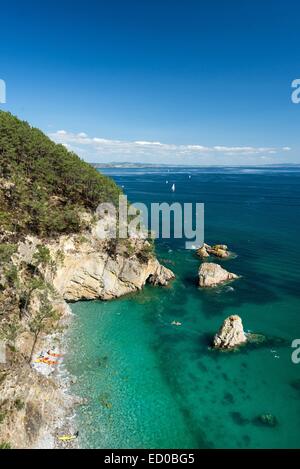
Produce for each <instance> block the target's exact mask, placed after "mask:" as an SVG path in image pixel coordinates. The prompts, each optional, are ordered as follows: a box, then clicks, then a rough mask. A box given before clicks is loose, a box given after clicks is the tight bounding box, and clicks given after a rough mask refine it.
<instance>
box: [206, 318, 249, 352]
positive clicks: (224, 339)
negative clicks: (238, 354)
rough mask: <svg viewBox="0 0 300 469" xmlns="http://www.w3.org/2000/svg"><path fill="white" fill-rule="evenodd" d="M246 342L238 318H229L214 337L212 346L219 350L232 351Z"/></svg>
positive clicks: (240, 321) (241, 324)
mask: <svg viewBox="0 0 300 469" xmlns="http://www.w3.org/2000/svg"><path fill="white" fill-rule="evenodd" d="M245 342H247V337H246V334H245V332H244V329H243V323H242V320H241V318H240V317H239V316H237V315H232V316H229V317H228V318H227V319H225V321H224V322H223V324H222V326H221V328H220V330H219V332H218V333H217V334H216V335H215V337H214V341H213V345H214V347H215V348H219V349H232V348H235V347H238V346H239V345H242V344H244V343H245Z"/></svg>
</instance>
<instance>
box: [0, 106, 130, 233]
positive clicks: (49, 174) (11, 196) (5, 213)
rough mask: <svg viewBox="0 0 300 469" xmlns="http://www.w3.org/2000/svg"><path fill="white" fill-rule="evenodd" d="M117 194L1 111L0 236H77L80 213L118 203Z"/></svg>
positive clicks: (90, 169)
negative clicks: (110, 203)
mask: <svg viewBox="0 0 300 469" xmlns="http://www.w3.org/2000/svg"><path fill="white" fill-rule="evenodd" d="M120 192H121V191H120V189H119V188H118V186H117V185H116V184H115V183H114V181H113V180H111V179H110V178H107V177H106V176H104V175H102V174H100V173H99V172H98V171H97V170H96V169H94V168H93V167H92V166H90V165H89V164H88V163H85V162H84V161H83V160H81V159H80V158H79V157H78V156H77V155H76V154H75V153H73V152H70V151H68V150H67V149H66V148H65V147H64V146H63V145H58V144H56V143H54V142H53V141H52V140H50V139H49V138H48V137H47V136H46V135H45V134H44V133H43V132H41V131H40V130H39V129H37V128H34V127H31V126H30V125H29V124H28V123H27V122H24V121H21V120H19V119H18V118H17V117H15V116H13V115H12V114H10V113H7V112H3V111H0V231H2V232H3V231H11V232H13V233H15V234H16V235H18V234H27V233H32V234H36V235H38V236H48V237H49V236H55V235H58V234H61V233H70V232H78V231H80V212H81V211H82V209H84V210H87V211H91V212H92V211H93V210H95V209H96V207H97V206H98V204H99V203H101V202H112V203H115V204H117V203H118V197H119V194H120Z"/></svg>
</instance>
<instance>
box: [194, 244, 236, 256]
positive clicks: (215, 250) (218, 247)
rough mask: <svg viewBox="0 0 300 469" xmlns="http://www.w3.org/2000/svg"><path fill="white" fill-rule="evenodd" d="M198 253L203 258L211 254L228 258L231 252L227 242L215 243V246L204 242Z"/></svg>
mask: <svg viewBox="0 0 300 469" xmlns="http://www.w3.org/2000/svg"><path fill="white" fill-rule="evenodd" d="M197 254H198V256H199V257H201V259H204V258H206V257H209V256H215V257H219V258H220V259H226V258H227V257H229V256H230V252H229V251H228V246H226V244H215V245H214V246H210V245H209V244H206V243H204V244H203V246H201V247H200V248H199V249H198V250H197Z"/></svg>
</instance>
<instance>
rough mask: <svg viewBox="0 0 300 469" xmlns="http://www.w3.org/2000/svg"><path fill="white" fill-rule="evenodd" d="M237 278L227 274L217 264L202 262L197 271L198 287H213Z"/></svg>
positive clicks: (229, 273) (234, 275)
mask: <svg viewBox="0 0 300 469" xmlns="http://www.w3.org/2000/svg"><path fill="white" fill-rule="evenodd" d="M237 278H239V277H238V275H236V274H233V273H231V272H228V271H227V270H225V269H223V268H222V267H221V266H220V265H219V264H214V263H212V262H204V263H203V264H201V266H200V269H199V285H200V287H215V286H217V285H219V284H222V283H224V282H228V281H229V280H234V279H237Z"/></svg>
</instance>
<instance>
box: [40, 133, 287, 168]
mask: <svg viewBox="0 0 300 469" xmlns="http://www.w3.org/2000/svg"><path fill="white" fill-rule="evenodd" d="M48 135H49V137H50V138H51V139H52V140H53V141H55V142H56V143H61V144H63V145H64V146H65V147H66V148H68V149H69V150H71V151H74V152H75V153H77V154H78V155H79V156H81V157H82V158H83V159H85V160H86V161H89V162H94V163H98V162H113V161H118V162H122V161H123V162H124V161H129V162H144V163H164V164H168V163H169V164H212V165H213V164H263V163H275V162H276V163H280V162H281V161H277V159H278V156H280V155H283V153H285V152H289V151H290V150H291V148H290V147H288V146H283V147H263V146H261V147H256V146H225V145H214V146H204V145H199V144H179V145H178V144H170V143H162V142H159V141H146V140H136V141H126V140H112V139H105V138H100V137H89V136H88V135H87V134H86V133H84V132H80V133H71V132H67V131H66V130H59V131H57V132H54V133H50V134H48ZM275 155H276V160H275V161H274V156H275Z"/></svg>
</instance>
